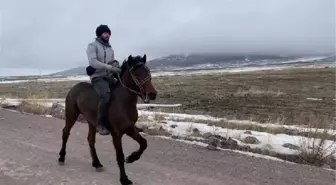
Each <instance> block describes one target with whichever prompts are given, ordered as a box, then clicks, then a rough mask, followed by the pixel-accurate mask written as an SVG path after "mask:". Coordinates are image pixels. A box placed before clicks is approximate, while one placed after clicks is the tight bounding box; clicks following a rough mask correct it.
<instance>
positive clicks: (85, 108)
mask: <svg viewBox="0 0 336 185" xmlns="http://www.w3.org/2000/svg"><path fill="white" fill-rule="evenodd" d="M118 79H119V80H118V82H117V84H116V85H115V88H114V90H113V91H112V92H113V94H114V95H112V97H113V98H111V99H112V100H111V101H110V105H109V110H108V112H109V114H108V126H107V128H108V129H109V131H110V132H111V135H112V138H113V145H114V148H115V150H116V159H117V162H118V166H119V170H120V182H121V184H122V185H126V184H127V185H129V184H132V182H131V181H130V180H129V179H128V177H127V175H126V172H125V167H124V163H125V157H124V153H123V148H122V136H123V135H124V134H127V135H128V136H130V137H131V138H133V139H134V140H135V141H137V142H138V143H139V145H140V148H139V149H138V150H137V151H135V152H133V153H132V154H131V155H130V156H128V157H127V158H126V163H133V162H134V161H136V160H138V159H140V156H141V155H142V153H143V152H144V151H145V149H146V148H147V140H146V139H145V138H143V137H142V136H141V135H140V134H139V132H138V130H137V128H136V127H135V123H136V121H137V120H138V111H137V107H136V104H137V101H138V96H140V97H141V98H142V100H143V101H144V102H145V103H149V101H150V100H155V98H156V95H157V91H156V90H155V88H154V87H153V85H152V83H151V73H150V70H149V69H148V67H147V66H146V55H144V56H143V57H140V56H136V57H132V56H131V55H130V56H129V57H128V59H127V60H126V61H124V62H123V64H122V66H121V73H120V76H119V75H118ZM98 100H99V97H98V94H97V93H96V92H95V90H94V88H93V86H92V84H90V83H88V82H80V83H78V84H76V85H75V86H73V87H72V88H71V89H70V91H69V92H68V94H67V96H66V100H65V127H64V128H63V135H62V148H61V150H60V152H59V156H60V157H59V159H58V162H59V164H60V165H64V161H65V155H66V144H67V141H68V138H69V135H70V130H71V128H72V127H73V125H74V124H75V122H76V120H77V118H78V116H79V114H82V115H83V116H84V117H85V118H86V120H87V122H88V123H89V124H88V125H89V134H88V137H87V139H88V142H89V146H90V153H91V158H92V166H93V167H95V168H96V170H97V171H101V170H102V168H103V165H102V164H101V163H100V161H99V159H98V156H97V153H96V149H95V140H96V125H97V106H98Z"/></svg>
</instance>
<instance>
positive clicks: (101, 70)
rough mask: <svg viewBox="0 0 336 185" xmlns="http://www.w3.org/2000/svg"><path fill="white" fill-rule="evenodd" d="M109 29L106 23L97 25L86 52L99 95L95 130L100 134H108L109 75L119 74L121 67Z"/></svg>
mask: <svg viewBox="0 0 336 185" xmlns="http://www.w3.org/2000/svg"><path fill="white" fill-rule="evenodd" d="M110 35H111V30H110V29H109V27H108V26H107V25H99V26H98V27H97V28H96V36H97V38H96V39H95V40H94V41H93V42H91V43H89V44H88V47H87V50H86V54H87V57H88V60H89V67H90V68H87V73H88V70H90V69H91V71H93V72H91V73H92V74H90V75H89V76H90V80H91V83H92V84H93V87H94V89H95V90H96V92H97V93H98V95H99V98H100V101H99V104H98V125H97V130H98V132H99V134H100V135H109V134H110V132H109V131H108V129H107V128H106V125H107V121H108V119H107V118H108V115H107V114H108V103H109V101H110V99H111V98H114V97H113V94H112V93H113V92H111V90H110V83H111V81H110V79H109V75H111V73H112V74H114V75H116V74H119V73H120V72H121V69H120V67H119V62H118V61H117V60H115V57H114V50H113V48H112V47H111V45H110V43H109V40H110Z"/></svg>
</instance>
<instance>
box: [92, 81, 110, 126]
mask: <svg viewBox="0 0 336 185" xmlns="http://www.w3.org/2000/svg"><path fill="white" fill-rule="evenodd" d="M91 83H92V84H93V87H94V89H95V90H96V92H97V94H98V96H99V103H98V124H101V125H103V126H107V125H106V124H107V122H108V119H107V118H108V117H107V113H108V104H109V101H110V98H111V90H110V87H109V86H110V83H109V81H108V79H107V78H102V77H95V78H93V79H92V80H91Z"/></svg>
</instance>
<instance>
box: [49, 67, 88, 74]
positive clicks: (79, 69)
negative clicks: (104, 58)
mask: <svg viewBox="0 0 336 185" xmlns="http://www.w3.org/2000/svg"><path fill="white" fill-rule="evenodd" d="M85 68H86V66H85V67H76V68H71V69H68V70H65V71H60V72H57V73H52V74H50V75H60V76H76V75H86V70H85Z"/></svg>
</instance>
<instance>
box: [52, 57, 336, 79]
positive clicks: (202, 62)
mask: <svg viewBox="0 0 336 185" xmlns="http://www.w3.org/2000/svg"><path fill="white" fill-rule="evenodd" d="M320 60H323V61H326V60H330V61H335V56H330V57H323V56H322V57H321V56H318V57H314V56H280V55H260V54H249V55H243V54H241V55H239V54H231V55H229V54H181V55H169V56H165V57H161V58H156V59H153V60H150V61H148V62H147V65H148V67H149V68H150V69H151V70H153V71H157V70H197V69H214V68H223V67H225V68H234V67H248V66H263V65H281V64H295V63H303V62H311V61H320ZM85 68H86V66H84V67H76V68H72V69H68V70H65V71H61V72H57V73H53V74H51V75H64V76H70V75H86V71H85Z"/></svg>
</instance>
